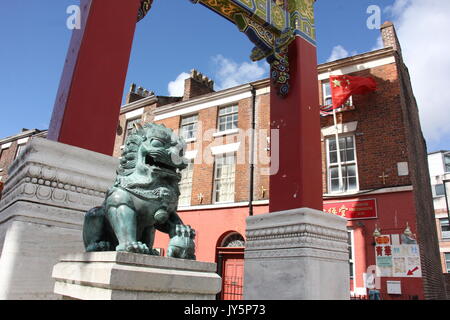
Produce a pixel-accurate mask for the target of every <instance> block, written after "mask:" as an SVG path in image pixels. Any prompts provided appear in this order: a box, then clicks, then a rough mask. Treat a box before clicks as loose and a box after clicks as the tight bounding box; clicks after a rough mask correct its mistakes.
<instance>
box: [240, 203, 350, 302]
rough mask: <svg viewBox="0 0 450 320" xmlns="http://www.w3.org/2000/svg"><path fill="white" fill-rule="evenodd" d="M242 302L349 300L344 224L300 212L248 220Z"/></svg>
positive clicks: (335, 218) (313, 212)
mask: <svg viewBox="0 0 450 320" xmlns="http://www.w3.org/2000/svg"><path fill="white" fill-rule="evenodd" d="M246 235H247V240H246V248H245V265H244V272H245V275H244V299H245V300H345V299H349V298H350V279H349V276H350V275H349V254H348V244H347V239H348V235H347V229H346V220H345V219H343V218H341V217H338V216H335V215H332V214H327V213H323V212H321V211H317V210H313V209H308V208H301V209H294V210H288V211H282V212H275V213H269V214H263V215H257V216H253V217H249V218H247V231H246Z"/></svg>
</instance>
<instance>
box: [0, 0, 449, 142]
mask: <svg viewBox="0 0 450 320" xmlns="http://www.w3.org/2000/svg"><path fill="white" fill-rule="evenodd" d="M410 1H418V2H420V1H424V0H319V1H317V4H316V24H317V36H318V62H319V63H323V62H326V61H327V60H328V59H329V58H330V56H331V54H332V52H333V49H335V48H336V47H337V49H339V50H336V49H335V50H334V52H335V53H337V54H338V56H339V57H340V56H342V57H345V56H346V55H351V54H355V53H363V52H367V51H371V50H372V49H373V48H374V47H375V46H376V44H377V39H378V38H379V30H369V29H368V28H367V26H366V21H367V19H368V17H369V14H367V12H366V10H367V8H368V7H369V6H370V5H374V4H375V5H378V6H379V7H380V8H381V9H382V10H383V13H382V18H381V20H382V22H384V21H386V20H394V21H397V20H398V21H399V22H401V23H403V24H405V23H406V22H404V21H403V20H402V19H404V18H405V17H404V13H405V12H407V10H405V9H410V8H409V7H408V5H410V6H413V4H411V3H409V2H410ZM427 1H429V2H427V3H430V2H436V4H437V5H438V6H439V4H440V3H442V4H443V5H444V3H449V2H450V1H448V0H427ZM73 4H79V1H77V0H58V1H56V0H16V1H1V2H0V43H1V47H0V109H1V113H0V115H1V117H0V138H3V137H6V136H10V135H13V134H16V133H18V132H19V131H20V130H21V129H22V128H38V129H46V128H47V126H48V123H49V120H50V117H51V111H52V108H53V103H54V99H55V95H56V91H57V88H58V84H59V79H60V76H61V72H62V68H63V63H64V59H65V55H66V51H67V47H68V44H69V41H70V36H71V31H70V30H69V29H67V27H66V20H67V18H68V16H69V15H68V14H67V13H66V9H67V7H68V6H69V5H73ZM410 11H411V10H410ZM404 20H405V19H404ZM402 45H404V44H403V43H402ZM252 47H253V46H252V44H251V43H250V42H249V41H248V39H247V38H246V37H245V36H244V35H243V34H241V33H240V32H239V31H238V30H237V28H236V27H235V26H234V25H233V24H231V23H230V22H228V21H227V20H225V19H222V18H221V17H219V16H218V15H216V14H215V13H213V12H211V11H209V10H208V9H206V8H205V7H203V6H201V5H193V4H192V3H191V2H190V1H188V0H155V1H154V5H153V8H152V10H151V11H150V13H149V14H148V16H147V17H146V18H145V19H144V20H143V21H141V22H140V23H139V24H138V26H137V30H136V35H135V39H134V44H133V51H132V56H131V61H130V66H129V70H128V75H127V80H126V83H125V87H124V90H125V91H126V90H128V87H129V85H130V84H131V83H132V82H135V83H137V84H138V85H141V86H143V87H144V88H146V89H149V90H153V91H155V93H156V94H159V95H168V94H169V92H168V85H169V83H170V82H171V81H175V80H176V79H177V77H179V76H180V75H182V74H183V73H188V72H189V71H190V70H191V69H193V68H195V69H198V70H199V71H201V72H203V73H204V74H206V75H208V76H209V77H211V78H213V79H214V80H216V88H219V89H220V88H223V87H226V86H227V85H231V84H233V83H235V82H239V81H241V82H242V81H250V80H255V79H253V78H252V79H250V78H248V74H247V75H242V74H240V75H239V74H237V73H238V72H234V73H233V74H230V72H228V73H227V72H226V70H224V67H230V66H231V67H233V68H234V69H233V68H231V70H235V71H236V70H238V71H242V70H253V71H255V72H253V74H254V75H256V76H257V77H259V78H264V77H266V76H267V75H268V74H267V70H268V67H267V66H266V65H265V63H259V64H251V63H250V59H249V58H248V57H249V55H250V51H251V49H252ZM406 51H407V50H406ZM410 69H413V68H412V66H410ZM229 70H230V69H228V71H229ZM247 73H248V72H247ZM230 77H231V78H230ZM99 94H107V93H99ZM449 99H450V97H449ZM448 102H449V104H450V100H449V101H448ZM436 121H437V120H436ZM430 127H431V126H430ZM442 130H444V131H442ZM442 130H441V131H440V132H439V133H438V134H435V135H434V136H433V135H432V134H430V136H432V137H433V139H430V141H432V142H430V141H429V142H428V144H429V149H432V150H430V151H433V150H435V149H450V143H449V139H445V137H446V135H445V134H446V133H449V132H448V131H445V130H446V129H442ZM427 140H428V139H427ZM430 143H431V144H432V145H430Z"/></svg>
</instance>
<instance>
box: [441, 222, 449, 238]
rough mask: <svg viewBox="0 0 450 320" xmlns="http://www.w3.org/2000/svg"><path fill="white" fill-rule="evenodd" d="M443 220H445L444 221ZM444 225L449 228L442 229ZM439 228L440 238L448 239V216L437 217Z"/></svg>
mask: <svg viewBox="0 0 450 320" xmlns="http://www.w3.org/2000/svg"><path fill="white" fill-rule="evenodd" d="M444 221H447V222H446V223H444ZM445 226H447V227H448V228H449V230H448V231H444V230H443V227H445ZM439 229H440V231H441V239H442V240H449V241H450V223H449V221H448V218H440V219H439Z"/></svg>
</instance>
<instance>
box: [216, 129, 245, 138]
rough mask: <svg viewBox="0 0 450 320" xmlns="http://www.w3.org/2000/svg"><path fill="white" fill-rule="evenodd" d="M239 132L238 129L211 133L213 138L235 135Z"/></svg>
mask: <svg viewBox="0 0 450 320" xmlns="http://www.w3.org/2000/svg"><path fill="white" fill-rule="evenodd" d="M238 132H239V129H231V130H225V131H218V132H216V133H213V137H221V136H226V135H229V134H236V133H238Z"/></svg>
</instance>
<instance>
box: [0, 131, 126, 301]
mask: <svg viewBox="0 0 450 320" xmlns="http://www.w3.org/2000/svg"><path fill="white" fill-rule="evenodd" d="M117 164H118V159H116V158H113V157H109V156H105V155H103V154H99V153H96V152H92V151H88V150H84V149H80V148H76V147H72V146H68V145H65V144H61V143H57V142H53V141H49V140H46V139H41V138H33V139H32V140H31V141H30V142H29V143H28V144H27V147H26V148H25V150H24V152H23V153H22V154H21V155H20V156H19V157H18V158H17V159H16V160H15V161H14V163H13V164H12V165H11V167H10V168H9V179H8V180H7V181H6V185H5V188H4V190H3V196H2V199H1V201H0V252H1V256H0V299H1V300H3V299H57V298H58V296H57V295H55V294H54V293H53V286H54V281H53V279H52V278H51V273H52V268H53V266H54V265H55V264H56V263H57V262H58V261H59V257H60V256H61V255H63V254H67V253H70V252H80V251H83V250H84V246H83V242H82V232H81V230H82V224H83V217H84V213H85V212H86V211H87V210H89V209H90V208H92V207H94V206H97V205H100V204H101V203H102V202H103V199H104V196H105V192H106V191H107V189H108V188H109V186H110V185H111V184H112V183H113V181H114V177H115V170H116V168H117Z"/></svg>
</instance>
